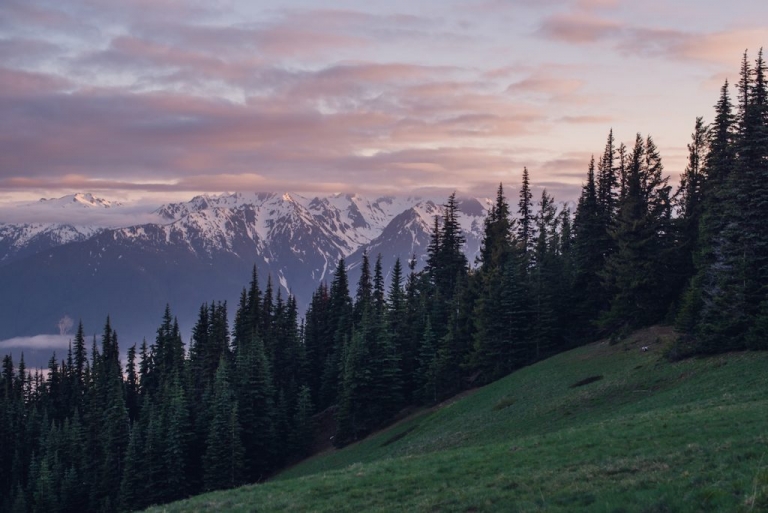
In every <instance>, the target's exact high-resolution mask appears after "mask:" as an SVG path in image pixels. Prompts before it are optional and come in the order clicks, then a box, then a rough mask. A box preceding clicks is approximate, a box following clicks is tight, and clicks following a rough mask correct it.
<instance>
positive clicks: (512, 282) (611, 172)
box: [0, 52, 768, 513]
mask: <svg viewBox="0 0 768 513" xmlns="http://www.w3.org/2000/svg"><path fill="white" fill-rule="evenodd" d="M737 92H738V100H737V103H736V104H735V105H733V104H732V102H731V99H730V88H729V85H728V83H727V82H726V83H725V84H724V85H723V88H722V90H721V95H720V98H719V100H718V102H717V104H716V112H715V119H714V121H713V123H712V124H711V125H706V124H705V123H704V121H703V120H702V119H701V118H698V119H697V120H696V123H695V127H694V131H693V134H692V137H691V142H690V144H689V145H688V150H689V158H688V166H687V168H686V169H685V172H684V173H683V175H682V177H681V181H680V185H679V187H678V188H677V189H676V190H674V191H673V188H672V186H670V185H669V183H668V181H669V177H668V176H666V175H665V174H664V168H663V165H662V159H661V156H660V152H659V149H658V148H657V146H656V144H655V143H654V141H653V138H652V137H651V136H645V137H643V136H641V135H640V134H638V135H637V136H636V138H635V140H634V143H633V144H632V145H631V147H628V146H625V145H624V144H621V143H617V141H616V140H615V139H614V135H613V132H611V133H609V135H608V138H607V141H606V144H605V148H604V150H603V151H602V153H601V154H599V155H598V157H597V158H594V157H593V158H592V159H591V161H590V163H589V166H588V171H587V176H586V180H585V182H584V185H583V187H582V190H581V195H580V197H579V200H578V203H577V204H576V208H575V212H573V213H572V212H571V211H570V209H569V208H568V207H563V206H558V204H557V203H556V202H555V200H554V198H553V197H552V196H550V195H549V194H548V193H547V191H546V190H543V191H542V192H541V194H540V196H539V197H538V198H537V199H536V201H534V198H533V193H532V191H531V184H530V177H529V173H528V170H527V169H524V171H523V180H522V184H521V187H520V189H519V191H518V194H517V202H516V209H515V208H514V207H513V206H512V205H510V202H509V200H508V198H507V196H506V195H505V191H504V188H503V186H502V185H499V187H498V190H497V194H496V199H495V202H494V203H493V205H492V207H491V208H490V210H489V213H488V216H487V218H486V220H485V225H484V236H483V241H482V246H481V250H480V254H479V256H478V259H477V261H476V262H472V263H470V262H468V261H467V258H466V256H465V254H464V252H463V249H462V248H463V244H464V242H465V241H464V238H463V235H462V231H461V228H460V225H459V216H460V208H459V201H458V200H457V198H456V195H455V194H453V195H451V196H450V197H449V198H448V200H447V202H446V204H445V205H444V208H443V211H442V214H441V215H440V216H437V217H435V219H434V227H433V229H432V234H431V240H430V244H429V247H428V250H427V265H426V267H425V268H424V270H422V271H418V272H417V271H416V269H415V263H416V260H415V256H413V257H411V258H409V259H408V260H407V261H406V262H405V264H404V263H403V262H402V261H400V260H398V261H397V262H396V264H395V266H394V268H393V270H392V271H391V273H390V274H389V276H388V277H385V275H384V272H383V269H382V264H381V258H380V257H379V258H377V259H375V261H374V262H373V264H371V261H370V259H369V255H367V254H366V255H364V257H363V262H362V268H361V275H360V278H359V280H358V282H357V284H355V286H354V295H352V294H351V293H350V288H351V287H350V284H349V282H348V278H347V267H346V264H345V262H344V260H343V259H341V260H340V261H339V262H338V265H337V267H336V270H335V273H334V275H333V280H332V282H331V283H330V285H328V284H326V283H322V284H320V285H319V287H318V288H317V290H316V291H315V293H314V294H313V296H312V299H311V302H310V304H309V307H308V309H307V311H306V312H305V315H304V316H303V318H300V316H299V313H298V309H297V306H296V301H295V299H294V298H293V297H292V296H290V295H289V296H288V297H287V298H283V297H282V292H281V290H280V289H279V288H278V290H277V292H275V290H274V288H273V286H272V283H271V279H267V282H266V285H265V286H264V287H263V289H262V284H261V283H260V277H259V276H258V275H257V272H256V269H255V268H254V271H253V275H252V278H251V281H250V283H249V284H248V286H246V287H245V288H244V289H243V291H242V293H241V296H240V300H239V303H238V305H237V309H236V313H235V316H234V321H233V325H232V326H230V324H229V316H228V314H227V308H228V306H227V304H226V303H221V302H212V303H210V304H204V305H201V307H200V310H199V314H198V320H197V322H196V324H195V326H194V329H193V332H192V336H191V339H190V341H189V345H188V348H187V347H185V344H184V342H183V340H182V337H181V334H180V330H179V327H178V323H177V322H176V321H175V319H174V317H173V315H172V313H171V310H170V307H167V308H166V310H165V312H164V314H163V316H162V320H161V323H160V327H159V328H158V330H157V334H156V337H155V340H154V341H153V342H152V343H149V344H148V343H147V342H146V341H144V342H143V343H142V344H141V345H140V346H138V347H137V346H136V345H134V346H132V347H130V348H129V349H128V351H127V357H126V359H125V362H121V360H120V351H119V345H118V337H117V333H115V331H114V330H113V329H112V327H111V325H110V320H109V319H107V321H106V323H105V326H104V328H103V332H102V335H101V337H100V340H98V341H97V340H96V338H95V337H94V339H93V341H92V343H91V348H90V350H88V348H87V347H86V340H85V336H84V328H83V326H82V323H81V324H80V325H79V326H78V329H77V333H76V335H75V337H74V339H73V341H72V343H71V344H70V348H69V350H68V352H67V354H66V357H65V358H64V359H62V360H61V361H59V360H58V359H57V357H56V355H55V354H54V355H53V356H52V357H51V359H50V362H49V364H48V369H47V371H46V372H40V371H35V372H34V373H32V372H31V371H30V370H29V369H27V368H26V367H25V363H24V360H23V355H22V358H21V360H20V361H19V362H18V363H17V364H14V362H13V359H12V358H11V356H6V357H5V358H3V362H2V371H1V373H0V441H2V443H0V509H2V510H3V511H17V512H24V513H26V512H31V511H46V512H58V511H61V512H70V511H72V512H75V511H84V510H90V511H117V510H135V509H141V508H144V507H147V506H149V505H152V504H161V503H165V502H169V501H173V500H177V499H181V498H184V497H188V496H190V495H193V494H197V493H200V492H203V491H208V490H216V489H223V488H231V487H234V486H238V485H240V484H244V483H249V482H257V481H260V480H263V479H266V478H267V477H269V476H270V475H272V474H273V473H274V472H275V471H277V470H279V469H280V468H282V467H284V466H285V465H286V464H289V463H292V462H295V461H298V460H299V459H301V458H303V457H306V456H307V455H309V454H310V453H311V452H312V450H313V448H314V446H315V443H316V440H315V438H316V437H315V429H314V428H315V421H316V420H317V419H318V415H320V416H324V417H325V418H329V417H333V419H334V421H335V425H336V429H335V434H334V436H333V443H334V444H335V445H337V446H343V445H345V444H348V443H350V442H353V441H355V440H358V439H360V438H362V437H364V436H366V435H367V434H368V433H370V432H372V431H374V430H376V429H378V428H380V427H382V426H384V425H386V423H387V422H389V421H391V419H392V418H393V416H395V415H396V414H397V413H398V412H400V411H402V410H403V409H404V408H405V407H408V406H413V405H430V404H435V403H437V402H440V401H442V400H444V399H446V398H448V397H451V396H453V395H455V394H456V393H459V392H461V391H462V390H464V389H466V388H470V387H475V386H478V385H482V384H486V383H489V382H491V381H494V380H496V379H498V378H500V377H502V376H504V375H506V374H508V373H510V372H512V371H514V370H516V369H518V368H521V367H523V366H525V365H529V364H531V363H534V362H536V361H539V360H541V359H544V358H547V357H548V356H551V355H553V354H556V353H558V352H561V351H564V350H567V349H570V348H573V347H576V346H578V345H580V344H584V343H586V342H589V341H592V340H595V339H597V338H599V337H603V336H611V337H613V338H614V339H618V338H620V337H622V336H625V335H626V334H628V333H629V332H630V331H631V330H634V329H636V328H639V327H642V326H647V325H651V324H654V323H658V322H668V323H675V324H676V326H677V327H678V328H679V330H680V331H681V333H682V334H683V336H681V338H680V340H679V342H678V343H677V344H676V345H675V346H674V347H673V348H672V349H671V350H670V354H669V356H670V357H674V358H679V357H685V356H689V355H693V354H711V353H717V352H724V351H731V350H742V349H766V348H767V347H766V346H767V345H768V295H767V289H766V287H768V223H766V222H765V221H766V220H767V219H768V99H767V98H766V92H767V88H766V83H765V63H764V61H763V57H762V52H760V54H759V55H758V58H757V60H756V62H755V63H754V64H753V63H751V62H750V61H749V60H748V57H747V55H746V54H745V56H744V59H743V62H742V67H741V73H740V80H739V82H738V84H737Z"/></svg>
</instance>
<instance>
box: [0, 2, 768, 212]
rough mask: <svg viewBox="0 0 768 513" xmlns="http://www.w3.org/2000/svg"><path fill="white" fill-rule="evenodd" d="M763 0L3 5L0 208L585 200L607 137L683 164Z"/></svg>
mask: <svg viewBox="0 0 768 513" xmlns="http://www.w3.org/2000/svg"><path fill="white" fill-rule="evenodd" d="M766 35H768V2H764V1H756V0H731V1H729V2H723V1H711V0H674V1H672V0H644V1H643V2H637V1H632V2H630V1H624V0H477V1H469V0H467V1H458V0H456V1H452V0H421V1H418V2H414V1H413V0H409V1H404V0H390V1H388V2H360V1H338V2H320V1H317V0H296V1H285V2H267V1H256V0H244V1H239V0H219V1H200V2H197V1H181V0H135V1H128V0H126V1H107V0H50V1H48V0H2V3H0V111H2V116H0V203H3V202H9V201H18V200H28V199H36V198H39V197H43V196H44V197H52V196H62V195H65V194H70V193H73V192H77V191H90V192H96V193H99V194H101V195H103V196H106V197H109V198H113V199H123V200H129V201H131V200H147V199H148V198H158V199H159V198H162V199H164V200H165V199H171V198H173V199H188V198H189V197H191V195H193V194H196V193H199V192H211V193H215V192H223V191H233V190H249V191H254V190H259V191H283V190H290V191H300V192H319V193H321V192H339V191H360V192H367V193H379V192H384V193H386V192H389V193H392V192H394V193H397V192H404V191H407V192H413V191H427V190H432V191H434V190H450V189H458V190H460V191H462V192H467V193H477V194H483V195H491V194H493V191H494V190H495V184H498V182H499V181H503V182H505V183H509V184H510V185H511V186H516V185H517V184H518V183H519V177H520V173H521V171H522V168H523V166H528V168H529V170H530V172H531V176H532V180H533V182H534V183H536V184H537V185H538V186H546V187H548V188H549V189H550V190H551V191H553V192H554V193H555V195H556V197H557V198H558V199H561V198H562V199H571V198H573V197H574V196H575V195H576V194H577V193H578V188H579V186H580V184H581V181H582V179H583V176H584V174H585V171H586V166H587V162H588V159H589V156H590V154H591V153H592V152H600V151H601V149H602V147H603V145H604V143H605V138H606V136H607V133H608V130H609V129H611V128H613V129H614V132H615V134H616V136H617V138H618V139H619V140H620V141H626V142H630V141H632V140H634V134H635V133H636V132H642V133H643V134H644V135H645V134H648V133H650V134H652V135H653V136H654V138H655V140H656V143H657V145H658V146H659V147H660V148H661V151H662V156H663V158H664V162H665V166H666V170H667V172H669V173H670V174H671V175H673V176H676V175H677V174H678V173H679V172H680V171H682V169H683V168H684V166H685V153H686V150H685V145H686V143H687V141H688V138H689V134H690V132H691V130H692V128H693V124H694V119H695V117H696V116H698V115H703V116H705V118H706V119H708V120H709V119H711V117H712V105H714V103H715V101H716V99H717V96H718V89H719V87H720V86H721V84H722V82H723V80H724V79H725V78H726V77H731V78H734V77H735V76H736V74H737V71H738V66H739V61H740V58H741V55H742V53H743V52H744V50H745V49H747V48H748V49H750V50H751V52H752V53H751V55H752V56H754V55H756V53H757V50H758V49H759V47H760V46H762V45H764V44H766V43H767V42H768V37H766Z"/></svg>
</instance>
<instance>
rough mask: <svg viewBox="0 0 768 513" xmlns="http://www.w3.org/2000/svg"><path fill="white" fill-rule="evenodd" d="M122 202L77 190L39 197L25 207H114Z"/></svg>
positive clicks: (119, 205)
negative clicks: (50, 196) (54, 196)
mask: <svg viewBox="0 0 768 513" xmlns="http://www.w3.org/2000/svg"><path fill="white" fill-rule="evenodd" d="M122 205H123V204H122V203H120V202H119V201H110V200H106V199H104V198H98V197H96V196H94V195H93V194H91V193H83V192H79V193H77V194H70V195H69V196H63V197H61V198H40V199H39V200H38V201H37V202H36V203H29V204H27V205H26V207H27V208H31V207H37V208H40V207H43V208H52V209H59V208H116V207H121V206H122Z"/></svg>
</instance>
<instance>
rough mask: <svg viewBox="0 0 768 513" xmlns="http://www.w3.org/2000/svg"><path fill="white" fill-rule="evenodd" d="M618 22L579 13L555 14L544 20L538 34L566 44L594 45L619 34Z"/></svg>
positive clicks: (619, 25) (620, 27)
mask: <svg viewBox="0 0 768 513" xmlns="http://www.w3.org/2000/svg"><path fill="white" fill-rule="evenodd" d="M621 30H622V25H621V24H620V23H618V22H615V21H612V20H607V19H604V18H599V17H597V16H594V15H591V14H585V13H581V12H573V13H563V14H556V15H554V16H551V17H549V18H547V19H545V20H544V23H543V24H542V25H541V27H540V28H539V33H540V34H541V35H543V36H544V37H547V38H550V39H554V40H558V41H564V42H566V43H594V42H597V41H600V40H603V39H607V38H610V37H614V36H616V35H618V34H620V33H621Z"/></svg>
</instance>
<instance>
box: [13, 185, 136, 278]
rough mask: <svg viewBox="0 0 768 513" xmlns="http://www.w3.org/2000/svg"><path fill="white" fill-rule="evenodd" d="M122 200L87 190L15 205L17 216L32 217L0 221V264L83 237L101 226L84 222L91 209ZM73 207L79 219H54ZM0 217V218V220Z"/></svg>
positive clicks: (113, 205)
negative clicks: (12, 221)
mask: <svg viewBox="0 0 768 513" xmlns="http://www.w3.org/2000/svg"><path fill="white" fill-rule="evenodd" d="M121 206H122V203H120V202H116V201H109V200H106V199H104V198H98V197H95V196H94V195H93V194H90V193H77V194H70V195H68V196H63V197H61V198H51V199H46V198H42V199H40V200H39V201H36V202H33V203H22V204H20V205H17V206H16V209H15V210H16V211H17V212H18V215H19V216H21V217H24V216H28V218H29V219H38V220H36V221H31V222H24V223H3V222H0V265H2V264H6V263H9V262H12V261H14V260H18V259H21V258H24V257H26V256H29V255H33V254H35V253H39V252H40V251H45V250H47V249H51V248H54V247H57V246H61V245H64V244H68V243H70V242H79V241H83V240H87V239H89V238H91V237H93V236H94V235H96V234H98V233H100V232H101V231H103V230H104V229H105V228H104V227H103V226H99V225H98V224H84V223H82V221H88V214H89V213H88V212H86V211H88V210H90V212H91V213H94V214H95V213H97V211H103V210H104V209H115V208H119V207H121ZM73 210H77V211H79V212H77V214H78V215H77V220H78V221H79V222H74V223H72V222H55V221H51V220H52V219H61V218H62V217H63V215H65V214H66V213H68V212H72V211H73ZM0 221H1V220H0Z"/></svg>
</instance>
